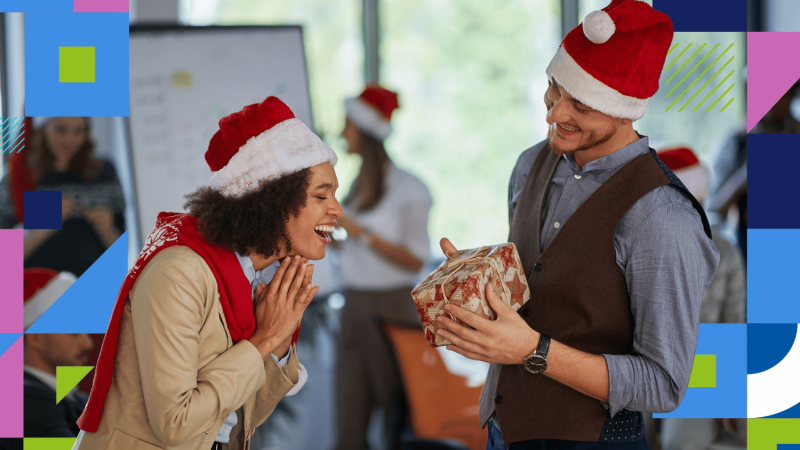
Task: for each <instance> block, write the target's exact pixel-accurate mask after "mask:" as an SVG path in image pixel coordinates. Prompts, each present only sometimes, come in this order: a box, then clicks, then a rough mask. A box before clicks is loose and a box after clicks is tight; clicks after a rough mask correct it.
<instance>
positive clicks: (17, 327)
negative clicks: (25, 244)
mask: <svg viewBox="0 0 800 450" xmlns="http://www.w3.org/2000/svg"><path fill="white" fill-rule="evenodd" d="M22 234H23V231H22V230H0V249H2V252H0V255H2V256H0V333H22V325H23V321H22V304H23V303H24V302H23V299H22Z"/></svg>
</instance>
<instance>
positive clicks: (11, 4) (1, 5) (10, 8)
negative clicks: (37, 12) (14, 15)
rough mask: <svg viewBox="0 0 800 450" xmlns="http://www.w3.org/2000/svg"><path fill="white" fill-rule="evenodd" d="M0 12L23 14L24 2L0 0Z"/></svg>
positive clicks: (22, 0)
mask: <svg viewBox="0 0 800 450" xmlns="http://www.w3.org/2000/svg"><path fill="white" fill-rule="evenodd" d="M0 12H4V13H6V12H25V0H0Z"/></svg>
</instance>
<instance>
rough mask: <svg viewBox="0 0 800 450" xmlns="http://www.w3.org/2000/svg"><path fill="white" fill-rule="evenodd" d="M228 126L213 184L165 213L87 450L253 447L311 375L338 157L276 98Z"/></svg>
mask: <svg viewBox="0 0 800 450" xmlns="http://www.w3.org/2000/svg"><path fill="white" fill-rule="evenodd" d="M219 127H220V128H219V131H217V133H216V134H215V135H214V137H213V138H212V139H211V142H210V144H209V147H208V151H207V152H206V161H207V162H208V165H209V167H210V168H211V170H212V172H213V173H212V176H211V179H210V183H209V184H210V185H209V186H205V187H201V188H199V189H198V190H196V191H195V192H193V193H191V194H189V195H187V199H188V201H187V203H186V205H185V207H186V208H187V209H188V211H189V212H188V213H161V214H159V216H158V219H157V221H156V228H155V229H154V230H153V231H152V232H151V233H150V235H149V236H148V238H147V240H146V242H145V245H144V249H143V250H142V252H141V253H140V255H139V258H138V260H137V261H136V263H135V264H134V266H133V268H132V269H131V270H130V272H129V273H128V276H127V277H126V278H125V281H124V283H123V285H122V288H121V289H120V293H119V296H118V297H117V301H116V304H115V306H114V311H113V313H112V316H111V321H110V323H109V327H108V331H107V333H106V336H105V340H104V342H103V347H102V350H101V352H100V357H99V359H98V364H97V367H96V372H95V378H94V383H93V386H92V392H91V394H90V398H89V402H88V404H87V406H86V410H85V411H84V413H83V415H82V416H81V418H80V420H79V421H78V425H79V426H80V427H81V430H83V431H82V432H81V434H80V435H79V436H78V439H77V441H76V443H75V446H74V447H73V448H74V449H81V450H86V449H89V450H91V449H106V448H108V449H118V448H120V449H126V450H138V449H142V450H144V449H153V448H169V449H181V450H182V449H186V450H189V449H193V450H194V449H221V448H223V447H222V446H223V445H225V448H247V445H248V441H249V438H250V436H251V435H252V433H253V431H254V430H255V428H256V427H257V426H258V425H260V424H261V423H262V422H263V421H264V420H266V418H267V417H268V416H269V415H270V413H271V412H272V411H273V410H274V408H275V406H276V405H277V403H278V401H280V399H281V398H283V397H284V396H285V395H290V394H293V393H294V392H297V391H298V390H299V389H300V387H301V386H302V385H303V383H304V382H305V379H306V378H307V376H308V375H307V373H306V371H305V370H304V369H303V366H302V365H301V364H300V363H299V362H298V357H297V353H296V350H295V346H294V345H293V344H294V343H295V342H296V339H297V336H298V334H299V330H300V329H299V325H300V321H301V319H302V315H303V312H304V311H305V309H306V307H307V306H308V304H309V303H310V302H311V299H312V298H313V297H314V295H315V293H316V292H317V291H318V290H319V287H317V286H314V284H313V283H312V279H311V276H312V273H313V265H311V264H308V260H318V259H321V258H323V257H324V256H325V249H326V246H327V245H328V243H329V242H330V237H329V233H330V232H331V231H332V230H333V227H334V226H335V224H336V219H337V218H339V217H341V216H342V209H341V207H340V206H339V202H338V201H337V200H336V197H335V193H336V189H337V188H338V181H337V179H336V173H335V172H334V169H333V166H334V165H335V164H336V160H337V158H336V154H335V153H334V152H333V150H331V149H330V148H329V147H328V146H327V145H325V144H324V143H323V142H322V141H321V140H320V139H319V138H318V137H317V136H316V135H315V134H314V133H312V132H311V131H310V130H309V129H308V128H307V127H306V126H305V125H304V124H303V122H301V121H300V120H298V119H296V118H295V117H294V114H293V113H292V111H291V110H290V109H289V107H287V106H286V105H285V104H284V103H283V102H281V101H280V100H279V99H277V98H275V97H268V98H267V99H266V100H264V101H263V102H261V103H259V104H253V105H249V106H247V107H245V108H244V109H242V110H241V111H239V112H237V113H234V114H231V115H229V116H227V117H224V118H223V119H222V120H220V122H219Z"/></svg>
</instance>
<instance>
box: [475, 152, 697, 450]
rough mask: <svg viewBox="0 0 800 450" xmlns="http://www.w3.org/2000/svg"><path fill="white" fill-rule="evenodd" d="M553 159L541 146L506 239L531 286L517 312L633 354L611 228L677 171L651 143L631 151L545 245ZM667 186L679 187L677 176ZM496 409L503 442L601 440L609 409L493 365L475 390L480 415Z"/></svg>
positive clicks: (564, 336)
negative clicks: (660, 157)
mask: <svg viewBox="0 0 800 450" xmlns="http://www.w3.org/2000/svg"><path fill="white" fill-rule="evenodd" d="M559 159H560V158H559V157H558V156H556V155H555V154H554V153H553V152H551V151H550V149H549V148H547V147H545V148H543V149H542V150H541V152H540V153H539V155H538V157H537V159H536V161H535V162H534V164H533V168H532V169H531V172H530V174H529V176H528V180H527V182H526V184H525V187H524V189H523V191H522V194H521V196H520V199H519V202H518V204H517V207H516V210H515V212H514V218H513V221H512V224H511V232H510V237H509V241H510V242H513V243H515V244H516V246H517V250H518V251H519V254H520V258H521V261H522V266H523V268H524V269H525V274H526V275H527V277H528V284H529V286H530V289H531V294H532V297H531V300H530V301H529V302H528V303H527V304H526V305H525V306H524V307H523V308H521V309H520V311H519V314H520V315H521V316H522V317H523V318H524V319H525V322H526V323H527V324H528V325H529V326H530V327H531V328H532V329H534V330H536V331H539V332H540V333H544V334H546V335H548V336H550V337H551V338H552V339H554V340H556V341H558V342H561V343H563V344H565V345H568V346H570V347H573V348H575V349H578V350H581V351H584V352H587V353H592V354H604V353H605V354H630V353H631V352H632V346H633V334H632V332H633V319H632V316H631V310H630V299H629V297H628V290H627V285H626V283H625V278H624V277H623V274H622V271H621V270H620V269H619V266H618V265H617V262H616V252H615V249H614V235H615V233H616V229H617V226H618V224H619V222H620V221H621V220H622V218H623V217H624V216H625V214H626V213H627V212H628V210H629V209H630V208H631V207H632V206H633V205H634V203H636V201H638V200H639V199H640V198H641V197H643V196H644V195H645V194H647V193H648V192H650V191H652V190H654V189H656V188H658V187H660V186H664V185H666V184H670V183H671V180H677V178H675V177H674V175H672V173H671V172H669V170H668V169H666V168H665V167H664V166H663V164H660V160H658V159H657V158H655V157H654V152H653V151H652V150H651V152H649V153H646V154H643V155H640V156H638V157H636V158H634V159H633V160H632V161H630V162H629V163H628V164H626V165H625V166H624V167H623V168H621V169H620V170H619V171H617V173H616V174H614V175H613V176H612V177H611V179H609V180H608V181H607V182H606V183H604V184H603V185H602V186H601V187H600V188H599V189H598V190H597V191H595V192H594V194H592V195H591V196H590V197H589V198H588V199H587V200H586V201H585V202H584V203H583V204H582V205H581V206H580V207H579V208H578V209H577V210H576V211H575V213H574V214H572V216H571V217H570V218H569V220H568V221H567V222H565V223H564V224H563V225H562V228H561V230H560V231H559V232H558V234H557V235H556V237H555V238H554V239H553V241H552V242H551V243H550V245H548V247H547V248H546V249H545V251H544V252H542V251H541V245H540V242H541V239H540V237H541V224H542V213H543V211H542V207H543V204H544V200H545V195H546V193H547V188H548V186H549V184H550V181H551V179H552V178H553V174H554V173H555V169H556V166H557V165H558V162H559ZM662 167H664V168H663V169H662ZM674 184H676V185H678V186H677V187H679V188H681V189H682V190H684V191H685V188H684V187H683V185H682V184H680V182H679V181H677V182H675V183H674ZM693 200H694V199H693ZM693 203H696V201H693ZM697 206H699V205H696V208H697ZM701 211H702V209H701ZM701 215H702V217H703V219H704V220H703V222H704V223H703V225H704V226H705V227H706V229H707V230H708V226H707V221H706V220H705V215H704V214H702V213H701ZM707 234H708V231H707ZM495 411H496V413H497V417H498V420H499V423H500V428H501V431H502V434H503V441H504V442H506V443H510V442H519V441H525V440H530V439H564V440H571V441H587V442H598V441H599V440H600V434H601V431H602V429H603V424H604V422H605V421H606V418H607V417H608V413H607V412H606V410H605V409H604V408H603V406H602V405H601V404H600V402H599V401H598V400H596V399H593V398H591V397H589V396H586V395H584V394H581V393H579V392H578V391H575V390H573V389H572V388H569V387H567V386H566V385H563V384H561V383H558V382H556V381H553V380H552V379H550V378H548V377H547V376H545V375H534V374H531V373H529V372H527V371H526V370H525V368H524V367H523V366H522V365H521V364H518V365H501V364H492V365H491V368H490V369H489V375H488V377H487V380H486V384H485V385H484V388H483V392H482V393H481V403H480V418H481V423H482V424H483V425H485V424H486V422H487V421H488V419H489V418H490V417H491V415H492V414H493V413H494V412H495Z"/></svg>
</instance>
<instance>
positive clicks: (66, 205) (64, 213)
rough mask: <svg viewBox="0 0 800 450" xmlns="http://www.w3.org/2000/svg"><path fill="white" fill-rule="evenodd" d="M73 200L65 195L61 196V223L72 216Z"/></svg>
mask: <svg viewBox="0 0 800 450" xmlns="http://www.w3.org/2000/svg"><path fill="white" fill-rule="evenodd" d="M75 206H76V205H75V200H72V197H67V196H66V195H62V196H61V223H64V222H65V221H66V220H67V219H69V218H70V217H71V216H72V210H73V209H75Z"/></svg>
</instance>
